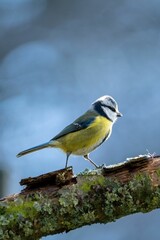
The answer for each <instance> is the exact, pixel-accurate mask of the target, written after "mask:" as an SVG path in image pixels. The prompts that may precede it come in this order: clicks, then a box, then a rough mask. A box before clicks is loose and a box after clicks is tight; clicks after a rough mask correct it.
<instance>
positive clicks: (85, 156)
mask: <svg viewBox="0 0 160 240" xmlns="http://www.w3.org/2000/svg"><path fill="white" fill-rule="evenodd" d="M83 157H84V159H85V160H88V161H89V162H90V163H92V164H93V165H94V166H95V167H96V168H98V165H97V164H95V163H94V162H93V161H92V160H91V159H90V158H89V155H88V154H86V155H84V156H83Z"/></svg>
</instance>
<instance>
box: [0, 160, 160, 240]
mask: <svg viewBox="0 0 160 240" xmlns="http://www.w3.org/2000/svg"><path fill="white" fill-rule="evenodd" d="M20 184H21V185H26V187H25V188H24V189H23V190H22V191H21V193H19V194H14V195H11V196H8V197H5V198H3V199H0V239H2V240H3V239H4V240H7V239H12V240H20V239H23V240H27V239H28V240H32V239H33V240H36V239H40V238H41V237H42V236H46V235H50V234H56V233H62V232H64V231H65V232H68V231H70V230H73V229H76V228H79V227H82V226H84V225H90V224H93V223H107V222H112V221H115V220H116V219H119V218H121V217H123V216H126V215H129V214H133V213H137V212H143V213H146V212H150V211H152V210H153V209H156V208H160V157H159V156H150V155H142V156H139V157H136V158H131V159H128V160H127V161H125V162H123V163H120V164H117V165H112V166H109V167H106V166H103V167H100V168H98V169H95V170H92V171H91V170H86V171H84V172H82V173H80V174H78V175H77V176H74V174H73V172H72V168H71V167H69V168H67V169H61V170H58V171H55V172H51V173H47V174H44V175H41V176H38V177H34V178H31V177H30V178H27V179H22V180H21V181H20Z"/></svg>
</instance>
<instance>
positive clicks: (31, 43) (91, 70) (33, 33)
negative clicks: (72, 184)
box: [0, 0, 160, 240]
mask: <svg viewBox="0 0 160 240" xmlns="http://www.w3.org/2000/svg"><path fill="white" fill-rule="evenodd" d="M159 9H160V1H158V0H152V1H144V0H140V1H129V0H123V1H118V0H114V1H113V0H107V1H105V0H81V1H78V0H68V1H65V0H61V1H58V0H53V1H49V0H48V1H47V0H34V1H33V0H23V1H21V0H14V1H12V0H1V1H0V29H1V31H0V46H1V47H0V99H1V102H0V113H1V114H0V124H1V134H0V143H1V144H0V153H1V154H0V170H1V171H2V172H3V175H2V176H4V178H3V180H4V185H3V186H1V191H3V195H7V194H12V193H15V192H19V191H20V190H21V189H22V188H21V187H20V186H19V181H20V179H21V178H25V177H29V176H36V175H39V174H43V173H46V172H48V171H54V170H57V169H59V168H63V167H64V165H65V155H64V154H63V153H62V152H60V151H59V150H57V149H46V150H43V151H39V152H36V153H33V154H31V155H28V156H25V157H23V158H20V159H17V158H16V154H17V153H18V152H19V151H21V150H24V149H26V148H28V147H32V146H35V145H38V144H41V143H43V142H46V141H48V140H50V139H51V138H52V137H53V136H54V135H56V134H57V133H58V132H59V131H60V130H62V128H64V127H65V126H66V125H67V124H69V123H71V122H72V121H73V120H74V119H75V118H77V117H78V116H79V115H81V114H82V113H83V112H85V111H86V110H87V109H88V108H89V107H90V104H91V103H92V102H93V101H94V100H95V99H97V98H98V97H100V96H102V95H105V94H108V95H112V96H113V97H114V98H115V99H116V100H117V102H118V104H119V110H120V111H121V112H122V113H123V115H124V116H123V118H121V119H119V120H118V121H117V123H116V124H115V126H114V128H113V133H112V136H111V138H110V139H109V141H107V142H105V143H104V144H103V145H102V146H101V147H100V148H98V149H97V150H96V151H95V152H93V153H91V158H92V159H93V160H94V161H95V162H96V163H97V164H102V163H104V162H105V163H106V164H114V163H118V162H121V161H124V160H125V159H126V158H127V157H132V156H136V155H139V154H146V153H147V152H148V151H149V152H150V153H154V152H155V153H156V154H159V153H160V152H159V146H160V143H159V136H160V128H159V123H160V106H159V105H160V11H159ZM69 165H72V166H73V168H74V172H75V173H78V172H80V171H83V170H84V169H85V168H92V166H91V165H90V164H89V163H88V162H87V161H84V160H83V158H81V157H74V156H72V157H70V160H69ZM2 183H3V182H2V181H1V184H2ZM159 213H160V212H159V210H155V211H152V212H151V213H148V214H141V213H139V214H135V215H131V216H127V217H124V218H122V219H119V220H117V221H116V222H114V223H109V224H106V225H100V224H96V225H92V226H86V227H83V228H80V229H78V230H74V231H71V232H69V233H67V234H59V235H55V236H51V237H44V238H43V239H53V240H55V239H57V240H62V239H67V240H72V239H93V240H94V239H95V240H96V239H97V237H98V239H99V240H103V239H109V240H121V239H123V240H128V239H130V240H132V239H133V240H134V239H137V240H139V239H141V240H143V239H144V240H150V239H154V240H159V239H160V233H159V222H160V216H159Z"/></svg>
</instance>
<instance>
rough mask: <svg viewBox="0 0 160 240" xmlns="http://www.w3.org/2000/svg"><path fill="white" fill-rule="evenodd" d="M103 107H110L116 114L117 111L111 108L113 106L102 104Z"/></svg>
mask: <svg viewBox="0 0 160 240" xmlns="http://www.w3.org/2000/svg"><path fill="white" fill-rule="evenodd" d="M102 106H103V107H108V108H109V109H110V110H111V111H113V112H116V109H115V108H113V107H111V106H108V105H105V104H102Z"/></svg>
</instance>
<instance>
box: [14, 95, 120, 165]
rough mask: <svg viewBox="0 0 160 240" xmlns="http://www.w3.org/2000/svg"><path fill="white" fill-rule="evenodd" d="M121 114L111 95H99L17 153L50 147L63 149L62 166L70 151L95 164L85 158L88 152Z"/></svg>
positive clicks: (98, 142)
mask: <svg viewBox="0 0 160 240" xmlns="http://www.w3.org/2000/svg"><path fill="white" fill-rule="evenodd" d="M121 116H122V114H121V113H120V112H119V110H118V104H117V102H116V101H115V100H114V99H113V98H112V97H111V96H103V97H100V98H98V99H97V100H96V101H95V102H93V103H92V105H91V108H90V109H89V110H88V111H87V112H85V113H84V114H83V115H82V116H80V117H79V118H77V119H76V120H75V121H74V122H73V123H71V124H70V125H68V126H67V127H65V128H64V129H63V130H62V131H61V132H60V133H59V134H57V135H56V136H55V137H54V138H52V139H51V140H50V141H49V142H47V143H44V144H41V145H38V146H36V147H32V148H29V149H27V150H24V151H22V152H20V153H18V154H17V157H21V156H23V155H26V154H28V153H31V152H34V151H38V150H41V149H43V148H48V147H53V148H59V149H61V150H62V151H63V152H65V153H66V156H67V158H66V164H65V167H66V168H67V164H68V158H69V156H70V155H71V154H73V155H79V156H83V157H84V159H86V160H88V161H89V162H90V163H92V164H93V165H94V166H95V167H98V166H97V165H96V164H95V163H94V162H93V161H92V160H91V159H90V158H89V153H90V152H92V151H93V150H94V149H96V148H97V147H99V146H100V145H101V144H102V143H103V142H104V141H105V140H107V139H108V138H109V136H110V135H111V132H112V126H113V124H114V123H115V122H116V120H117V118H118V117H121Z"/></svg>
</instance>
